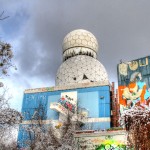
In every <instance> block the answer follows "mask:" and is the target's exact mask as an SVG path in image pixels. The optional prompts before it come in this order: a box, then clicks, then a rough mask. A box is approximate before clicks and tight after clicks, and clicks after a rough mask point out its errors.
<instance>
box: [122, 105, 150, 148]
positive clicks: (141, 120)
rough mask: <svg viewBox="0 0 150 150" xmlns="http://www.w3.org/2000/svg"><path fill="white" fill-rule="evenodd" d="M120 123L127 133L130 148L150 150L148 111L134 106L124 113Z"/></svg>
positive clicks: (149, 113) (149, 115)
mask: <svg viewBox="0 0 150 150" xmlns="http://www.w3.org/2000/svg"><path fill="white" fill-rule="evenodd" d="M120 122H121V124H122V125H123V126H124V128H125V130H126V131H127V134H128V144H129V147H130V148H132V147H133V148H134V149H136V150H140V149H141V150H150V109H148V108H146V107H141V106H135V107H133V108H132V109H129V110H126V111H124V113H123V114H122V115H121V119H120Z"/></svg>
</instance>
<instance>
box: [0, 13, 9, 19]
mask: <svg viewBox="0 0 150 150" xmlns="http://www.w3.org/2000/svg"><path fill="white" fill-rule="evenodd" d="M3 15H4V11H3V12H2V13H1V14H0V20H4V19H6V18H9V16H5V17H3Z"/></svg>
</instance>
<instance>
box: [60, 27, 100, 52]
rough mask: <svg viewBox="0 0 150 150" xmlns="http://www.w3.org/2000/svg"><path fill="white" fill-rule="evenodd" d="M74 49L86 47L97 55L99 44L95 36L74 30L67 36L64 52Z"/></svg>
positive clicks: (87, 32) (64, 42)
mask: <svg viewBox="0 0 150 150" xmlns="http://www.w3.org/2000/svg"><path fill="white" fill-rule="evenodd" d="M74 47H85V48H89V49H91V50H93V51H94V52H96V53H97V51H98V42H97V39H96V38H95V36H94V35H93V34H92V33H91V32H89V31H86V30H83V29H78V30H74V31H72V32H70V33H68V34H67V35H66V37H65V38H64V41H63V52H65V51H66V50H68V49H70V48H74Z"/></svg>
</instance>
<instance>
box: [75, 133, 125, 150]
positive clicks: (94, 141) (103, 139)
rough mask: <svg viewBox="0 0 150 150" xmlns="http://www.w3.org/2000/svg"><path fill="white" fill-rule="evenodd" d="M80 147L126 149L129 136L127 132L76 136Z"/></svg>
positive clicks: (99, 149) (98, 149)
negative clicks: (127, 136)
mask: <svg viewBox="0 0 150 150" xmlns="http://www.w3.org/2000/svg"><path fill="white" fill-rule="evenodd" d="M76 144H77V145H78V149H79V150H80V149H81V150H82V149H89V150H90V149H91V150H113V149H114V150H126V145H127V138H126V134H125V133H122V134H114V135H112V134H107V135H105V134H104V135H103V134H101V135H97V136H91V135H86V137H84V136H83V137H82V136H81V135H80V137H79V138H76Z"/></svg>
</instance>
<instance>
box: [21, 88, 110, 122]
mask: <svg viewBox="0 0 150 150" xmlns="http://www.w3.org/2000/svg"><path fill="white" fill-rule="evenodd" d="M69 91H70V92H71V91H77V93H78V94H77V96H78V105H79V107H81V108H86V109H87V110H88V111H89V117H90V118H101V117H110V90H109V86H101V87H90V88H80V89H73V90H61V91H52V92H43V93H33V94H24V99H23V104H22V113H23V114H24V120H30V119H31V117H32V116H33V114H34V112H35V111H36V110H37V109H38V108H39V106H41V107H43V109H44V111H45V115H44V118H43V119H44V120H45V119H54V120H57V119H58V113H57V112H56V111H54V110H51V109H50V103H51V102H58V100H59V99H60V95H61V93H62V92H69Z"/></svg>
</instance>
